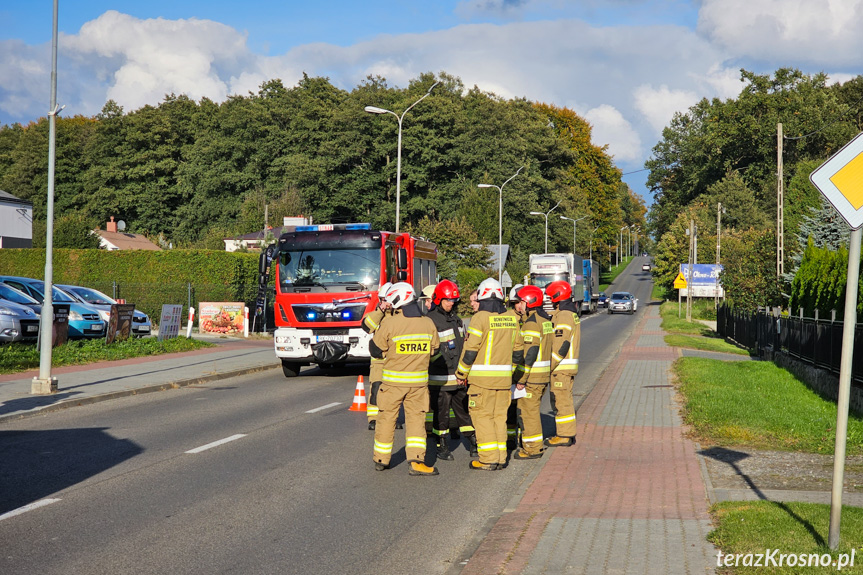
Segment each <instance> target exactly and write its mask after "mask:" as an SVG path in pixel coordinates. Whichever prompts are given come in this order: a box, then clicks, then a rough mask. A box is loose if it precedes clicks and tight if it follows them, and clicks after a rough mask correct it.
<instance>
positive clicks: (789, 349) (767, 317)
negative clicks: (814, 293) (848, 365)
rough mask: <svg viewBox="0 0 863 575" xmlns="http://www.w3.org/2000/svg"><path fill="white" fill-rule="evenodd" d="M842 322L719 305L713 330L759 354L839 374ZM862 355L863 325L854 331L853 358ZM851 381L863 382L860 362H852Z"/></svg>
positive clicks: (862, 363) (861, 363) (862, 369)
mask: <svg viewBox="0 0 863 575" xmlns="http://www.w3.org/2000/svg"><path fill="white" fill-rule="evenodd" d="M842 323H843V322H841V321H835V320H834V319H828V320H824V319H820V318H818V317H814V318H808V317H802V315H798V316H797V317H790V316H785V315H782V314H780V313H779V311H778V310H769V309H759V310H757V311H742V310H735V309H732V308H730V307H728V306H726V305H721V306H719V309H718V310H717V313H716V331H717V333H718V334H719V335H721V336H723V337H727V338H730V339H733V340H734V341H736V342H737V343H739V344H740V345H743V346H746V347H748V348H750V349H752V350H755V351H756V352H757V353H758V354H760V353H761V352H762V351H764V350H765V349H768V348H769V349H772V350H773V351H779V352H783V353H787V354H788V355H790V356H792V357H795V358H797V359H799V360H801V361H804V362H807V363H810V364H812V365H814V366H815V367H818V368H821V369H825V370H828V371H830V372H831V373H834V374H836V375H837V376H838V375H839V362H840V359H841V356H842ZM861 352H863V326H861V325H859V324H858V325H857V326H855V329H854V356H855V357H860V356H859V355H858V354H860V353H861ZM851 379H852V381H855V382H857V383H863V362H855V363H854V365H853V367H852V371H851Z"/></svg>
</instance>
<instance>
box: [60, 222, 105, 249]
mask: <svg viewBox="0 0 863 575" xmlns="http://www.w3.org/2000/svg"><path fill="white" fill-rule="evenodd" d="M95 228H96V226H95V225H93V222H91V221H89V220H88V219H87V218H86V217H85V216H84V215H82V214H79V213H72V214H66V215H63V216H60V217H59V218H57V220H56V221H55V222H54V247H55V248H58V249H60V248H72V249H98V248H99V236H98V235H96V234H95V233H93V230H94V229H95Z"/></svg>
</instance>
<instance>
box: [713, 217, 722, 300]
mask: <svg viewBox="0 0 863 575" xmlns="http://www.w3.org/2000/svg"><path fill="white" fill-rule="evenodd" d="M721 233H722V202H719V203H718V204H716V274H717V275H716V286H715V287H714V288H713V307H714V309H719V236H720V234H721Z"/></svg>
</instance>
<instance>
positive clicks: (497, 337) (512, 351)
mask: <svg viewBox="0 0 863 575" xmlns="http://www.w3.org/2000/svg"><path fill="white" fill-rule="evenodd" d="M468 333H469V334H470V337H468V338H467V339H466V340H465V342H464V351H462V354H461V357H460V358H459V362H458V370H457V371H456V377H458V378H460V379H467V378H468V376H470V384H471V385H476V386H477V387H482V388H485V389H509V387H510V385H512V379H513V372H515V371H516V369H519V370H520V369H521V366H520V365H516V364H514V363H513V355H518V356H519V357H520V356H521V354H522V353H523V350H524V341H523V339H522V336H521V331H520V330H519V328H518V320H516V318H514V317H512V316H509V315H505V314H497V313H492V312H489V311H478V312H476V314H474V316H473V317H472V318H471V320H470V326H469V327H468Z"/></svg>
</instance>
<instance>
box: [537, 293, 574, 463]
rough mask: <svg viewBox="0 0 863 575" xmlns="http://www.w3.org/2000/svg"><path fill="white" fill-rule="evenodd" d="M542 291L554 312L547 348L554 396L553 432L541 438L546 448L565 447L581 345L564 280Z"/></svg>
mask: <svg viewBox="0 0 863 575" xmlns="http://www.w3.org/2000/svg"><path fill="white" fill-rule="evenodd" d="M545 294H546V295H547V296H548V297H549V298H550V299H551V303H552V305H553V306H554V314H552V316H551V323H552V325H553V327H554V340H553V343H552V348H551V350H552V351H551V397H552V398H553V399H554V406H555V414H554V424H555V427H556V434H555V436H554V437H549V438H548V439H546V440H545V445H546V446H547V447H569V446H570V445H573V444H574V443H575V432H576V428H575V405H574V404H573V402H572V386H573V383H574V380H575V376H576V374H578V354H579V351H580V348H581V321H580V320H579V318H578V314H577V313H576V312H575V302H573V301H572V287H571V286H570V285H569V283H567V282H565V281H562V280H560V281H556V282H552V283H550V284H548V286H547V287H546V288H545Z"/></svg>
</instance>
